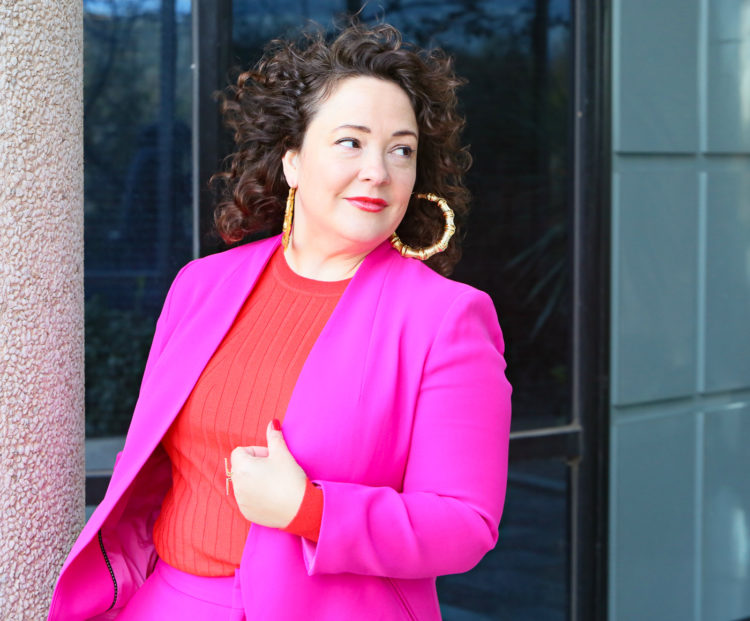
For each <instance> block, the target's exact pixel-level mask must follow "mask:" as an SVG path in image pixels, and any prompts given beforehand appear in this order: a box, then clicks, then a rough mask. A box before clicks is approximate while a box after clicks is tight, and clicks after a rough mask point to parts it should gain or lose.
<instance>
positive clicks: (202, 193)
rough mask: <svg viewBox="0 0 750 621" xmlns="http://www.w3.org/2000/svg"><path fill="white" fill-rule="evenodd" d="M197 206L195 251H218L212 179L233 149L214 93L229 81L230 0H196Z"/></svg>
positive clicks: (194, 127) (194, 136)
mask: <svg viewBox="0 0 750 621" xmlns="http://www.w3.org/2000/svg"><path fill="white" fill-rule="evenodd" d="M192 10H193V72H194V76H193V210H194V222H195V223H196V230H195V236H194V239H195V242H196V243H194V253H195V254H196V256H197V255H201V256H202V255H206V254H210V253H211V252H214V251H215V250H217V249H218V245H219V243H218V239H216V238H214V237H213V236H212V235H211V231H212V229H213V207H214V205H215V196H214V194H213V192H211V191H210V189H209V188H208V180H209V179H210V177H211V175H212V174H214V173H215V172H216V171H217V170H218V169H219V166H220V165H221V161H222V159H223V158H224V156H225V155H226V154H227V153H228V152H229V145H230V141H229V139H228V137H227V135H226V132H225V131H224V130H223V129H222V124H221V116H220V114H219V108H218V105H217V103H216V99H215V97H214V94H215V93H216V91H218V90H221V89H222V88H224V87H225V86H226V85H227V80H228V70H229V66H230V58H231V49H232V0H213V1H212V2H206V1H204V0H193V2H192Z"/></svg>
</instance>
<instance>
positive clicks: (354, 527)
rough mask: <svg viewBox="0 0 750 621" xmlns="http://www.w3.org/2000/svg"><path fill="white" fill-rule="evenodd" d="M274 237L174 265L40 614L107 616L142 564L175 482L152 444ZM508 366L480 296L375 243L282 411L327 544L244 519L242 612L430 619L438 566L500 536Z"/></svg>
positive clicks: (471, 557) (444, 570)
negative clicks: (111, 448) (111, 456)
mask: <svg viewBox="0 0 750 621" xmlns="http://www.w3.org/2000/svg"><path fill="white" fill-rule="evenodd" d="M279 239H280V238H279V237H278V236H277V237H273V238H270V239H266V240H263V241H260V242H256V243H253V244H248V245H245V246H241V247H238V248H234V249H231V250H228V251H226V252H222V253H219V254H216V255H212V256H209V257H205V258H203V259H199V260H196V261H193V262H191V263H189V264H188V265H187V266H185V267H184V268H183V269H182V271H181V272H180V273H179V274H178V276H177V278H176V279H175V281H174V283H173V284H172V287H171V289H170V291H169V293H168V295H167V299H166V301H165V304H164V308H163V310H162V313H161V316H160V317H159V320H158V323H157V325H156V332H155V334H154V340H153V344H152V346H151V352H150V354H149V358H148V362H147V364H146V370H145V373H144V377H143V383H142V385H141V392H140V396H139V399H138V403H137V405H136V407H135V411H134V414H133V420H132V423H131V426H130V430H129V432H128V436H127V440H126V442H125V447H124V449H123V451H122V454H121V456H120V457H119V459H118V461H117V463H116V465H115V469H114V473H113V475H112V480H111V482H110V485H109V488H108V490H107V494H106V497H105V498H104V500H103V501H102V503H101V504H100V505H99V506H98V508H97V509H96V511H95V512H94V514H93V515H92V517H91V519H90V520H89V522H88V523H87V524H86V526H85V527H84V529H83V531H82V532H81V534H80V536H79V537H78V540H77V541H76V543H75V545H74V546H73V549H72V550H71V552H70V554H69V556H68V558H67V560H66V561H65V564H64V565H63V568H62V571H61V574H60V578H59V580H58V583H57V586H56V588H55V592H54V596H53V599H52V605H51V609H50V615H49V619H53V620H55V621H57V620H65V621H75V620H77V619H89V618H96V619H111V618H115V617H116V616H117V614H118V612H119V610H120V609H121V607H122V606H123V605H124V604H125V603H126V602H127V601H128V599H129V598H130V597H131V596H132V594H133V593H134V591H135V590H136V589H137V588H138V587H139V586H140V585H141V584H142V583H143V581H144V580H145V578H146V576H147V575H148V574H149V573H150V571H151V570H152V569H153V565H154V563H155V561H156V554H155V552H154V546H153V541H152V536H151V531H152V527H153V523H154V520H155V518H156V516H157V515H158V512H159V509H160V506H161V500H162V498H163V496H164V493H165V492H166V490H167V488H168V486H169V485H170V482H171V472H170V466H169V462H168V459H167V457H166V455H165V453H164V452H163V450H162V449H161V446H160V441H161V439H162V436H163V435H164V433H165V431H166V430H167V429H168V428H169V426H170V424H171V423H172V421H173V420H174V418H175V416H177V414H178V413H179V411H180V409H181V408H182V405H183V403H184V402H185V400H186V398H187V397H188V395H189V394H190V391H191V390H192V388H193V386H194V385H195V382H196V380H197V379H198V376H199V375H200V373H201V371H202V369H203V368H204V366H205V365H206V363H207V362H208V360H209V358H210V357H211V355H212V354H213V352H214V350H215V349H216V348H217V346H218V345H219V343H220V341H221V340H222V337H223V336H224V334H225V333H226V332H227V330H228V329H229V327H230V326H231V324H232V322H233V320H234V318H235V316H236V314H237V312H238V311H239V309H240V307H241V306H242V303H243V302H244V300H245V298H247V296H248V294H249V292H250V291H251V290H252V288H253V285H254V283H255V281H256V279H257V278H258V276H259V274H260V273H261V271H262V270H263V267H264V266H265V264H266V262H267V261H268V259H269V257H270V256H271V254H272V252H273V251H274V250H275V249H276V247H277V246H278V244H279ZM504 369H505V362H504V360H503V341H502V336H501V333H500V328H499V326H498V322H497V316H496V313H495V309H494V307H493V305H492V302H491V301H490V298H489V297H488V296H487V295H486V294H484V293H482V292H480V291H477V290H476V289H473V288H471V287H469V286H467V285H464V284H461V283H457V282H454V281H451V280H448V279H446V278H443V277H441V276H439V275H437V274H436V273H435V272H433V271H432V270H430V269H429V268H427V267H426V266H424V265H422V264H421V263H420V262H419V261H416V260H414V259H405V258H403V257H401V256H400V255H399V254H398V253H397V252H396V251H395V250H393V249H392V248H391V247H390V246H389V244H388V243H387V242H386V243H383V244H382V245H380V246H379V247H378V248H376V249H375V250H374V251H373V252H372V253H370V255H368V257H367V258H366V259H365V261H364V262H363V263H362V265H361V266H360V268H359V270H358V271H357V273H356V275H355V276H354V278H353V279H352V281H351V283H350V284H349V286H348V287H347V289H346V291H345V293H344V295H343V296H342V298H341V300H340V302H339V304H338V306H337V307H336V309H335V311H334V313H333V315H332V316H331V318H330V320H329V321H328V323H327V324H326V326H325V328H324V329H323V332H322V333H321V335H320V337H319V339H318V341H317V342H316V344H315V346H314V347H313V349H312V351H311V352H310V355H309V357H308V359H307V361H306V363H305V365H304V367H303V369H302V372H301V374H300V376H299V379H298V381H297V384H296V386H295V389H294V392H293V394H292V398H291V401H290V403H289V407H288V410H287V412H286V415H285V418H284V425H283V430H284V435H285V438H286V441H287V443H288V445H289V449H290V450H291V452H292V454H293V455H294V456H295V458H296V459H297V461H298V462H299V464H300V465H301V466H302V468H303V469H304V470H305V472H306V473H307V475H308V476H309V477H310V479H311V480H313V481H314V482H315V483H317V484H318V485H320V487H322V489H323V494H324V508H323V519H322V523H321V528H320V539H319V540H318V542H317V544H316V543H312V542H311V541H309V540H307V539H303V538H300V537H298V536H295V535H291V534H288V533H285V532H283V531H280V530H277V529H273V528H265V527H262V526H258V525H253V526H252V527H251V529H250V533H249V535H248V538H247V542H246V544H245V549H244V552H243V556H242V563H241V565H240V568H239V569H238V570H237V572H236V579H235V595H236V602H241V608H244V611H245V615H246V617H247V619H248V620H249V621H256V620H260V619H263V620H272V621H284V620H289V621H292V620H298V619H303V618H312V619H316V620H317V621H341V620H343V619H359V620H364V621H369V620H375V619H389V620H391V619H420V620H425V621H426V620H434V619H440V610H439V607H438V601H437V596H436V591H435V577H436V576H438V575H441V574H450V573H457V572H464V571H467V570H469V569H471V568H472V567H474V565H476V564H477V563H478V562H479V560H480V559H481V558H482V557H483V556H484V554H485V553H486V552H487V551H489V550H490V549H492V548H493V546H494V545H495V542H496V540H497V536H498V524H499V521H500V515H501V513H502V507H503V502H504V498H505V485H506V477H507V456H508V434H509V426H510V393H511V388H510V385H509V384H508V382H507V380H506V379H505V375H504ZM216 469H217V472H219V471H221V470H222V469H223V463H221V464H216ZM104 553H106V560H105V554H104ZM115 584H116V586H115ZM108 610H109V611H108ZM107 611H108V612H107ZM240 617H241V614H240Z"/></svg>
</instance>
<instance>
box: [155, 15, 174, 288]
mask: <svg viewBox="0 0 750 621" xmlns="http://www.w3.org/2000/svg"><path fill="white" fill-rule="evenodd" d="M176 17H177V16H176V14H175V0H162V3H161V36H160V46H159V125H158V136H159V138H158V153H159V159H158V162H159V164H158V167H159V169H158V172H157V186H156V187H157V190H156V193H157V202H156V209H157V216H156V223H157V235H156V240H157V241H156V257H157V259H156V270H157V274H158V278H159V281H160V282H161V284H162V286H163V287H164V289H166V287H167V285H168V284H169V279H170V278H171V277H172V274H171V272H170V270H169V258H170V254H171V252H172V238H173V235H174V231H173V227H174V218H173V215H172V214H173V211H174V209H175V208H176V205H175V204H174V203H175V201H174V178H173V177H174V155H175V153H174V127H175V118H174V115H175V80H176V72H177V32H176Z"/></svg>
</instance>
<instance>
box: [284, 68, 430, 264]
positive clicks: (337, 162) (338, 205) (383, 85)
mask: <svg viewBox="0 0 750 621" xmlns="http://www.w3.org/2000/svg"><path fill="white" fill-rule="evenodd" d="M417 143H418V129H417V120H416V117H415V115H414V110H412V107H411V103H410V101H409V98H408V97H407V95H406V93H405V92H404V91H403V90H402V89H401V87H399V86H398V85H396V84H395V83H393V82H388V81H386V80H380V79H377V78H372V77H364V76H360V77H354V78H347V79H345V80H343V81H342V82H340V83H339V84H338V85H337V86H336V87H335V89H334V91H333V92H332V93H331V95H330V96H329V97H328V98H327V99H325V100H324V101H323V102H322V103H321V104H320V106H319V108H318V111H317V112H316V113H315V115H314V116H313V118H312V119H311V121H310V124H309V126H308V128H307V132H306V133H305V137H304V140H303V142H302V146H301V148H300V149H299V150H290V151H287V152H286V154H285V155H284V160H283V164H284V174H285V176H286V179H287V183H288V184H289V186H290V187H296V188H297V195H296V202H295V210H294V223H293V228H292V243H293V245H294V246H296V247H300V248H301V247H304V246H306V247H315V248H317V249H318V250H322V251H324V252H326V251H327V252H331V253H336V252H351V253H366V252H369V251H371V250H373V249H374V248H375V247H376V246H377V245H379V244H380V243H381V242H383V241H384V240H385V239H387V238H388V237H389V236H390V234H391V233H393V231H395V230H396V227H397V226H398V225H399V223H400V222H401V219H402V218H403V217H404V213H405V212H406V207H407V205H408V203H409V197H410V196H411V193H412V189H413V188H414V181H415V179H416V173H417Z"/></svg>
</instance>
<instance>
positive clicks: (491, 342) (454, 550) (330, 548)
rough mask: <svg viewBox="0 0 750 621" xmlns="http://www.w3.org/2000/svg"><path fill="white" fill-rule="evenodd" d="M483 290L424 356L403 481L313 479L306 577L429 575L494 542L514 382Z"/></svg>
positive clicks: (465, 302) (454, 311)
mask: <svg viewBox="0 0 750 621" xmlns="http://www.w3.org/2000/svg"><path fill="white" fill-rule="evenodd" d="M503 351H504V348H503V340H502V335H501V332H500V326H499V325H498V322H497V315H496V312H495V309H494V306H493V304H492V302H491V300H490V298H489V296H487V295H486V294H485V293H482V292H480V291H477V290H473V289H472V290H469V291H467V292H465V293H463V294H461V295H460V296H459V297H458V298H457V299H456V300H455V301H454V303H453V304H452V305H451V307H450V308H449V310H448V311H447V313H446V314H445V316H444V318H443V320H442V323H441V325H440V328H439V330H438V331H437V334H436V336H435V338H434V341H433V344H432V346H431V348H430V350H429V353H428V355H427V360H426V363H425V367H424V371H423V376H422V383H421V388H420V393H419V396H418V400H417V405H416V412H415V417H414V423H413V431H412V438H411V446H410V449H409V456H408V461H407V466H406V472H405V476H404V482H403V489H402V491H397V490H395V489H393V488H391V487H369V486H365V485H358V484H352V483H341V482H333V481H315V482H316V483H317V484H318V485H320V486H321V487H322V488H323V492H324V506H323V519H322V522H321V529H320V536H319V539H318V542H317V543H314V542H312V541H309V540H307V539H303V540H302V546H303V553H304V557H305V563H306V567H307V570H308V573H309V574H310V575H313V574H326V573H338V572H352V573H358V574H368V575H377V576H388V577H392V578H424V577H434V576H437V575H443V574H450V573H459V572H464V571H467V570H469V569H471V568H472V567H474V566H475V565H476V564H477V563H478V562H479V561H480V560H481V558H482V557H483V556H484V555H485V554H486V553H487V552H488V551H489V550H491V549H492V548H493V547H494V545H495V543H496V541H497V537H498V525H499V522H500V516H501V514H502V508H503V503H504V499H505V488H506V480H507V469H508V440H509V433H510V413H511V403H510V394H511V387H510V384H509V383H508V381H507V380H506V378H505V361H504V359H503Z"/></svg>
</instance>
